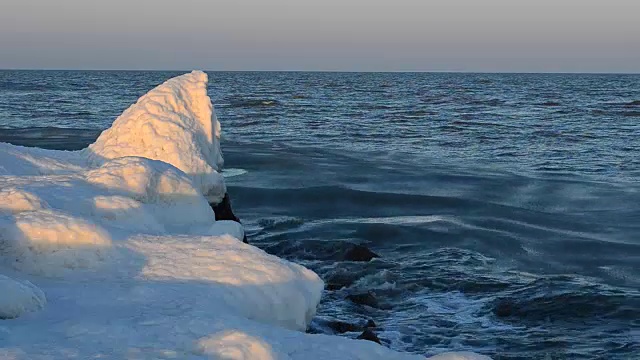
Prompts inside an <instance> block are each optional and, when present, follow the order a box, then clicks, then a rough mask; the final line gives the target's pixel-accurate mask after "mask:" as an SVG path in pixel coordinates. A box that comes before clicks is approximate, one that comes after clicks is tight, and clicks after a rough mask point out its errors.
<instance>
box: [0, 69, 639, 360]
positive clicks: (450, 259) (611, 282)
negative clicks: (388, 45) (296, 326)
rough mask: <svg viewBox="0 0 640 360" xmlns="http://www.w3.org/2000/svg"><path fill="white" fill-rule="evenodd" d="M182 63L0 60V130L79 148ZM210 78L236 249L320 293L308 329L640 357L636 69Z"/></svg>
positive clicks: (550, 355)
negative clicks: (367, 253)
mask: <svg viewBox="0 0 640 360" xmlns="http://www.w3.org/2000/svg"><path fill="white" fill-rule="evenodd" d="M182 73H183V72H147V71H139V72H123V71H0V141H1V142H11V143H14V144H19V145H25V146H37V147H43V148H50V149H58V150H76V149H80V148H83V147H85V146H87V145H88V144H89V143H91V142H93V140H94V139H95V138H96V137H97V136H98V134H99V133H100V131H101V130H104V129H106V128H108V127H109V126H110V124H111V123H112V122H113V120H114V119H115V118H116V117H117V116H118V115H119V114H120V113H122V112H123V111H124V110H125V109H126V108H127V107H128V106H129V105H130V104H132V103H134V102H135V101H136V100H137V98H138V97H140V96H142V95H143V94H145V93H146V92H147V91H149V90H150V89H151V88H153V87H154V86H156V85H158V84H160V83H162V82H163V81H165V80H167V79H168V78H170V77H173V76H176V75H179V74H182ZM208 74H209V78H210V84H209V95H210V97H211V99H212V101H213V103H214V105H215V110H216V113H217V115H218V117H219V119H220V121H221V124H222V128H223V135H222V149H223V152H224V157H225V175H226V176H227V178H226V182H227V186H228V193H229V195H230V198H231V201H232V204H233V209H234V211H235V213H236V215H238V216H239V217H240V218H241V220H242V222H243V224H244V225H245V228H246V230H247V235H248V240H249V242H250V243H251V244H253V245H255V246H257V247H259V248H262V249H264V250H265V251H267V252H269V253H271V254H274V255H277V256H279V257H283V258H286V259H289V260H291V261H294V262H298V263H301V264H303V265H305V266H307V267H309V268H311V269H313V270H314V271H316V272H317V273H318V274H319V275H320V276H321V277H322V278H323V279H324V280H325V282H326V283H327V284H328V286H327V290H326V291H325V294H324V299H323V301H322V303H321V304H320V306H319V308H318V313H317V315H316V317H315V319H314V321H313V323H312V325H311V327H310V329H309V332H312V333H326V334H336V335H337V336H345V337H352V338H355V337H357V336H358V335H359V334H360V332H361V331H344V330H345V329H343V328H344V327H342V328H340V327H336V326H332V324H335V323H346V324H362V323H364V322H367V321H369V320H372V321H373V322H375V325H376V327H375V328H374V332H375V333H376V334H377V336H378V337H379V338H380V341H381V342H382V344H383V345H385V346H388V347H390V348H393V349H396V350H401V351H407V352H412V353H416V354H422V355H431V354H434V353H437V352H440V351H443V350H470V351H475V352H479V353H482V354H486V355H490V356H492V357H493V358H494V359H625V360H626V359H630V360H632V359H640V75H605V74H602V75H587V74H584V75H583V74H473V73H329V72H327V73H324V72H209V73H208ZM354 244H359V245H363V246H365V247H367V248H368V249H370V250H371V251H373V252H374V253H375V254H377V255H379V258H375V259H373V260H371V261H368V262H354V261H346V260H345V252H347V251H348V250H349V249H350V248H351V247H352V246H353V245H354ZM329 285H330V286H329ZM363 294H366V295H367V296H366V298H367V299H368V304H369V305H371V306H368V305H363V304H361V303H358V302H354V301H353V299H354V297H353V295H363ZM346 330H353V329H351V328H348V327H347V328H346ZM363 341H364V340H363Z"/></svg>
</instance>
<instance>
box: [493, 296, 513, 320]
mask: <svg viewBox="0 0 640 360" xmlns="http://www.w3.org/2000/svg"><path fill="white" fill-rule="evenodd" d="M493 313H494V314H496V316H497V317H509V316H511V315H513V306H512V304H511V302H509V301H506V300H502V301H500V302H498V303H497V304H496V305H495V307H494V308H493Z"/></svg>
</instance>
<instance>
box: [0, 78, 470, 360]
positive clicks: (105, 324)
mask: <svg viewBox="0 0 640 360" xmlns="http://www.w3.org/2000/svg"><path fill="white" fill-rule="evenodd" d="M206 84H207V76H206V75H205V74H204V73H202V72H193V73H191V74H187V75H183V76H180V77H177V78H174V79H171V80H169V81H167V82H166V83H164V84H162V85H160V86H159V87H157V88H156V89H154V90H152V91H151V92H149V93H148V94H147V95H145V96H143V97H142V98H141V99H140V100H139V101H138V102H137V103H136V104H135V105H133V106H131V107H130V108H129V109H128V110H126V111H125V112H124V113H123V114H122V115H121V116H120V117H119V118H118V119H117V120H116V121H115V122H114V125H113V127H112V128H110V129H109V130H107V131H105V132H103V134H102V135H101V136H100V138H99V139H98V140H97V141H96V143H95V144H93V145H91V146H90V147H89V148H87V149H85V150H82V151H79V152H65V151H49V150H42V149H33V148H24V147H19V146H12V145H9V144H0V318H1V319H4V320H0V358H2V359H60V358H78V359H88V358H109V359H157V358H167V359H206V358H213V359H264V360H266V359H399V360H400V359H407V360H409V359H421V358H423V357H421V356H417V355H410V354H401V353H397V352H394V351H391V350H389V349H387V348H385V347H382V346H380V345H378V344H375V343H372V342H368V341H362V340H350V339H346V338H341V337H336V336H327V335H311V334H306V333H304V330H305V329H306V328H307V326H308V324H309V321H310V320H311V318H312V317H313V316H314V314H315V311H316V307H317V305H318V303H319V301H320V297H321V295H322V291H323V287H324V284H323V282H322V280H320V278H318V276H317V275H316V274H315V273H313V272H312V271H310V270H308V269H306V268H304V267H302V266H300V265H297V264H294V263H291V262H288V261H285V260H282V259H279V258H277V257H275V256H271V255H268V254H266V253H265V252H263V251H262V250H259V249H257V248H255V247H253V246H250V245H247V244H244V243H242V241H241V240H240V239H242V237H243V229H242V227H241V225H239V224H238V223H236V222H232V221H215V220H214V219H215V217H214V214H213V211H212V209H211V207H210V206H209V205H208V201H207V198H208V199H209V200H212V199H213V200H215V199H221V198H222V196H223V195H224V191H225V188H224V181H223V177H222V176H221V175H220V172H219V171H220V170H221V169H220V166H221V164H222V156H221V152H220V148H219V135H220V126H219V123H218V121H217V119H216V117H215V114H214V113H213V109H212V106H211V102H210V100H209V97H208V96H207V93H206ZM17 279H19V280H17ZM45 296H46V297H45ZM45 299H47V300H48V301H46V300H45ZM45 303H46V305H45ZM9 319H11V320H9ZM465 356H466V357H465ZM437 359H441V360H442V359H448V360H455V359H458V360H462V359H466V360H470V359H482V357H475V355H468V354H467V355H465V354H459V355H455V354H449V355H446V357H438V358H437Z"/></svg>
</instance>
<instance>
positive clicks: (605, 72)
mask: <svg viewBox="0 0 640 360" xmlns="http://www.w3.org/2000/svg"><path fill="white" fill-rule="evenodd" d="M194 70H200V71H203V72H237V73H242V72H255V73H262V72H264V73H269V72H273V73H276V72H284V73H354V74H355V73H382V74H385V73H388V74H394V73H405V74H421V73H422V74H531V75H640V71H629V72H626V71H513V70H507V71H498V70H496V71H486V70H485V71H473V70H211V69H208V70H203V69H197V68H193V69H100V68H87V69H71V68H0V71H87V72H89V71H96V72H98V71H105V72H118V71H121V72H190V71H194Z"/></svg>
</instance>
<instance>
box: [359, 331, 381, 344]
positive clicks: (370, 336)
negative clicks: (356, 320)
mask: <svg viewBox="0 0 640 360" xmlns="http://www.w3.org/2000/svg"><path fill="white" fill-rule="evenodd" d="M358 339H360V340H369V341H373V342H376V343H378V344H382V343H381V342H380V338H378V335H376V334H375V333H374V332H373V331H371V330H370V329H366V330H365V331H363V332H362V334H360V336H358Z"/></svg>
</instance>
